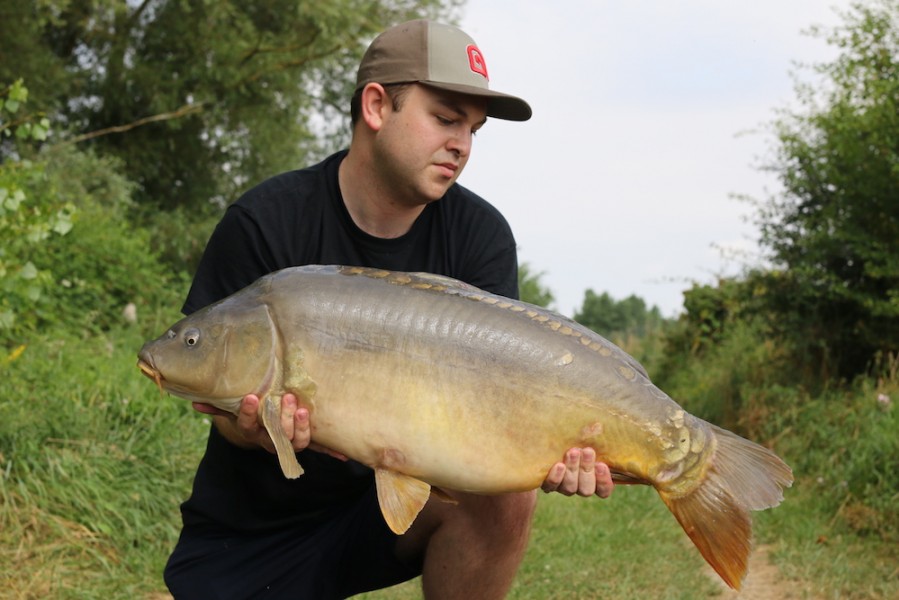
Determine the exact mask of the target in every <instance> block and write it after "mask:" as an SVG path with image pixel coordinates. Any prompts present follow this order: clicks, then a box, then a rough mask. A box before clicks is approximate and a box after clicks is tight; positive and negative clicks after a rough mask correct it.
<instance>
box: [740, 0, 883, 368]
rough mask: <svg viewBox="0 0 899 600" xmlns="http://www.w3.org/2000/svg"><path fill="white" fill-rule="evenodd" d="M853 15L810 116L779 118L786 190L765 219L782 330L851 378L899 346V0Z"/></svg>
mask: <svg viewBox="0 0 899 600" xmlns="http://www.w3.org/2000/svg"><path fill="white" fill-rule="evenodd" d="M842 16H843V18H844V20H845V23H844V25H842V26H841V27H837V28H836V29H834V30H833V31H832V32H830V33H829V34H827V36H826V37H827V41H828V42H829V43H830V44H833V45H835V46H837V47H838V48H839V49H840V51H841V54H840V55H839V57H838V58H837V59H836V60H835V61H833V62H831V63H827V64H822V65H818V66H817V69H816V70H817V72H818V73H819V74H820V75H821V76H823V82H824V83H823V85H811V84H804V85H803V84H797V92H798V97H799V101H800V104H801V105H802V107H803V109H804V111H802V112H799V111H797V112H784V113H783V114H782V116H781V117H780V118H779V119H778V120H777V121H776V122H775V123H774V131H775V135H776V138H777V141H778V143H779V148H778V149H777V152H776V155H775V158H774V161H773V164H771V165H770V167H769V168H770V169H771V170H773V171H774V172H776V173H777V174H778V176H779V179H780V181H781V182H782V184H783V192H782V193H780V194H779V195H778V196H776V197H773V198H770V199H769V200H768V202H767V203H766V204H765V205H764V206H763V207H762V209H761V210H760V211H759V214H758V219H757V220H758V224H759V226H760V229H761V234H762V236H761V242H762V244H763V246H764V247H766V248H767V249H768V250H769V252H770V258H771V261H772V263H773V265H774V267H775V268H774V270H773V271H771V272H770V273H768V274H767V276H766V277H765V287H766V290H765V298H766V309H767V310H769V311H771V313H772V315H773V319H772V320H773V322H774V323H775V326H776V328H777V329H779V330H780V332H781V334H782V335H783V336H784V337H785V339H788V340H790V341H791V343H792V344H793V345H794V346H795V347H796V348H797V349H798V350H799V354H800V355H803V356H805V357H806V359H807V360H809V361H811V362H814V363H817V364H819V365H821V368H822V369H823V373H824V374H825V375H828V374H831V373H833V374H836V375H839V376H843V377H851V376H853V375H856V374H858V373H860V372H862V371H863V370H864V368H865V367H866V365H867V364H868V363H869V361H871V359H872V358H873V356H874V355H875V353H877V352H878V351H880V352H886V351H889V350H892V351H896V350H897V349H899V3H897V2H896V1H895V0H877V1H874V2H869V3H867V4H864V3H857V4H854V5H853V6H852V9H851V11H849V12H848V13H846V14H844V15H842ZM815 33H816V34H817V35H819V36H820V35H822V31H820V30H815Z"/></svg>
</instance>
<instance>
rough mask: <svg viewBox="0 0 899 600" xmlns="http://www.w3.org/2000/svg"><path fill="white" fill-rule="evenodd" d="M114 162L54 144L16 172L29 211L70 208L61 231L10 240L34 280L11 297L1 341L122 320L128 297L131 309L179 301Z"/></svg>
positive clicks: (177, 281)
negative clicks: (23, 172)
mask: <svg viewBox="0 0 899 600" xmlns="http://www.w3.org/2000/svg"><path fill="white" fill-rule="evenodd" d="M118 169H119V165H118V164H117V163H116V162H115V161H114V160H110V159H106V158H100V157H97V156H94V155H93V154H91V153H85V152H80V151H78V150H75V149H73V148H71V147H56V148H54V149H52V150H49V151H46V152H43V153H41V154H40V155H39V156H38V157H37V160H36V161H35V162H34V163H33V164H32V166H31V167H30V168H29V169H28V171H27V177H20V178H19V181H20V182H22V184H23V188H25V189H26V194H27V198H28V199H29V201H30V210H31V211H33V212H34V213H35V214H44V213H46V211H47V210H48V208H47V207H51V209H52V207H56V206H63V207H67V211H68V212H67V214H69V215H71V216H70V220H69V221H68V227H69V230H67V231H66V232H65V233H66V235H49V234H48V235H46V236H44V237H43V238H42V239H40V240H39V243H34V244H31V245H27V246H26V245H24V244H19V245H14V246H12V252H13V253H14V256H15V253H19V254H21V253H26V252H27V256H28V257H29V259H28V260H29V263H30V264H32V265H33V266H34V271H35V273H37V275H36V277H35V279H38V278H39V279H38V281H39V282H40V287H39V289H33V288H32V289H31V290H29V291H27V292H26V293H24V294H19V295H17V296H16V297H15V298H14V299H16V300H17V301H18V303H17V304H14V305H13V306H12V308H13V309H14V310H15V311H16V312H17V314H18V316H19V318H18V319H17V320H15V322H8V323H6V325H7V326H6V327H5V328H2V329H0V336H2V337H0V339H2V341H3V342H5V344H6V345H7V346H10V345H12V344H18V343H19V342H20V341H21V340H22V339H23V337H27V336H29V335H31V334H33V333H34V331H35V330H37V329H39V328H45V327H48V326H58V327H60V328H64V329H67V330H70V331H86V330H90V331H95V332H96V331H104V330H108V329H109V328H110V327H112V326H113V325H115V324H117V323H120V322H121V321H122V319H123V316H122V315H123V309H125V307H126V305H128V304H129V303H131V304H134V308H135V309H136V310H137V312H138V313H140V312H144V311H146V309H148V308H150V307H155V306H160V305H171V306H180V305H179V304H178V303H179V302H180V300H181V297H182V296H183V292H184V289H185V288H186V281H185V277H184V276H182V274H181V273H179V272H176V271H170V270H166V269H165V268H164V267H163V266H162V265H161V264H160V262H159V260H158V259H157V257H156V254H155V252H154V251H153V249H152V248H151V243H150V236H149V234H148V233H147V232H146V231H145V230H142V229H139V228H136V227H134V226H132V225H131V224H130V222H129V221H128V218H127V217H128V210H129V208H130V204H131V200H130V193H131V191H132V189H133V185H132V184H131V183H130V182H128V181H127V180H126V179H124V178H123V177H122V176H121V175H119V172H118ZM19 260H22V258H21V256H20V257H19Z"/></svg>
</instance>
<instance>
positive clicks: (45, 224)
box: [0, 80, 75, 339]
mask: <svg viewBox="0 0 899 600" xmlns="http://www.w3.org/2000/svg"><path fill="white" fill-rule="evenodd" d="M27 100H28V89H27V88H26V87H25V86H24V85H23V83H22V81H21V80H18V81H16V82H14V83H13V84H12V85H10V86H9V87H7V88H6V89H5V90H3V92H2V93H0V137H3V138H11V139H10V144H11V147H13V148H15V149H16V150H17V153H16V155H15V156H11V157H10V158H9V159H7V160H6V161H4V162H2V163H0V291H2V295H0V339H2V338H3V337H4V335H5V334H6V333H7V332H9V331H10V330H13V329H14V328H20V327H28V326H33V325H34V318H33V313H32V312H31V310H30V309H31V307H32V305H33V304H34V303H36V302H38V301H39V300H40V299H41V297H42V296H44V295H45V293H46V292H47V290H48V289H49V288H50V287H51V286H52V285H54V283H55V281H56V279H55V278H54V275H53V273H52V272H51V270H50V269H48V268H47V267H46V266H45V265H41V264H40V261H37V262H35V260H34V254H35V252H37V251H38V250H39V248H40V247H41V246H42V245H43V244H45V243H47V242H48V241H49V240H51V239H52V240H55V239H56V238H58V237H60V236H65V235H66V234H67V233H69V231H70V230H71V228H72V218H73V215H74V213H75V207H74V205H73V204H72V203H71V202H68V201H67V200H66V199H65V198H60V197H58V196H47V195H44V196H42V195H36V194H34V193H33V189H32V188H33V184H34V182H35V181H37V180H40V179H41V178H42V177H43V175H44V166H45V165H44V164H43V163H41V162H38V163H35V162H32V161H29V160H23V159H21V158H19V156H18V155H20V154H31V153H33V152H34V150H35V148H34V145H35V144H39V143H40V142H42V141H43V140H45V139H46V137H47V131H48V129H49V122H48V121H47V119H46V118H45V117H44V118H41V117H39V116H35V115H28V114H25V112H24V105H25V104H26V102H27Z"/></svg>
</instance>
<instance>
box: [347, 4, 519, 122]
mask: <svg viewBox="0 0 899 600" xmlns="http://www.w3.org/2000/svg"><path fill="white" fill-rule="evenodd" d="M369 83H380V84H382V85H386V84H390V83H421V84H424V85H427V86H429V87H433V88H437V89H441V90H449V91H451V92H459V93H462V94H468V95H471V96H480V97H483V98H487V116H488V117H495V118H497V119H505V120H508V121H527V120H528V119H530V118H531V107H530V106H529V105H528V103H527V102H525V101H524V100H522V99H521V98H518V97H516V96H510V95H509V94H503V93H500V92H495V91H493V90H491V89H490V87H489V85H488V76H487V63H486V62H485V61H484V55H483V53H481V51H480V49H479V48H478V46H477V44H475V42H474V40H473V39H471V37H469V36H468V34H466V33H465V32H464V31H462V30H461V29H459V28H458V27H453V26H451V25H443V24H440V23H434V22H432V21H428V20H425V19H418V20H415V21H407V22H406V23H400V24H399V25H395V26H394V27H391V28H390V29H387V30H386V31H384V32H383V33H382V34H381V35H379V36H378V37H376V38H375V39H374V41H373V42H372V43H371V45H370V46H369V47H368V50H366V51H365V55H364V56H363V57H362V62H361V63H360V64H359V72H358V73H357V75H356V91H358V90H360V89H362V88H363V87H365V86H366V85H367V84H369Z"/></svg>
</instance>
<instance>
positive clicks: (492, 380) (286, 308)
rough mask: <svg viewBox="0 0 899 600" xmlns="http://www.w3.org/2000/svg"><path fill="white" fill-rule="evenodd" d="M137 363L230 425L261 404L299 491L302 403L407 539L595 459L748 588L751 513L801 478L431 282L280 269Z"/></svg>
mask: <svg viewBox="0 0 899 600" xmlns="http://www.w3.org/2000/svg"><path fill="white" fill-rule="evenodd" d="M138 365H139V367H140V369H141V371H142V372H143V373H144V374H145V375H147V376H148V377H150V378H151V379H153V380H154V381H156V383H157V385H159V386H160V387H161V388H163V389H165V390H166V391H167V392H169V393H171V394H174V395H177V396H181V397H183V398H187V399H189V400H191V401H194V402H201V403H206V404H211V405H213V406H216V407H218V408H220V409H223V410H227V411H230V412H233V413H236V412H237V410H238V408H239V406H240V402H241V399H242V398H243V397H244V396H245V395H247V394H250V393H253V394H256V395H258V396H259V398H260V400H261V401H260V408H259V411H260V420H261V421H262V423H263V425H264V426H265V428H266V430H267V431H268V433H269V435H270V436H271V438H272V441H273V442H274V445H275V449H276V451H277V454H278V459H279V464H280V466H281V469H282V471H283V472H284V475H285V476H287V477H290V478H296V477H299V476H300V475H301V474H302V467H300V465H299V462H298V461H297V457H296V454H295V453H294V451H293V449H292V447H291V444H290V441H289V440H288V439H287V437H286V435H285V434H284V432H283V431H282V429H281V426H280V421H279V412H280V399H281V396H283V395H284V394H285V393H288V392H291V393H294V394H295V395H296V396H297V398H298V402H299V404H300V405H302V406H306V407H307V408H308V409H309V411H310V422H311V426H312V439H313V441H315V442H316V443H318V444H320V445H322V446H324V447H327V448H330V449H331V450H334V451H337V452H340V453H341V454H344V455H345V456H347V457H350V458H352V459H354V460H357V461H359V462H361V463H364V464H366V465H368V466H370V467H371V468H372V469H374V471H375V480H376V484H377V488H378V499H379V502H380V506H381V511H382V513H383V514H384V518H385V520H386V521H387V523H388V525H389V526H390V527H391V529H392V530H393V531H395V532H397V533H403V532H404V531H406V530H407V529H408V527H409V526H410V525H411V524H412V522H413V521H414V519H415V517H416V516H417V514H418V512H419V511H420V510H421V508H422V507H423V506H424V504H425V502H427V500H428V497H429V495H430V491H431V486H435V487H437V488H442V489H450V490H458V491H463V492H471V493H478V494H502V493H508V492H515V491H525V490H533V489H535V488H537V487H539V486H540V485H541V483H542V482H543V480H544V479H545V477H546V475H547V473H548V472H549V470H550V468H551V467H552V465H553V464H555V463H556V462H558V461H559V460H560V458H561V457H562V456H563V454H564V453H565V451H566V450H568V449H569V448H572V447H591V448H593V449H595V451H596V456H597V460H598V461H602V462H604V463H606V464H607V465H608V466H609V468H610V469H611V471H612V474H613V479H615V480H616V481H618V482H624V483H640V484H646V485H651V486H653V487H654V488H655V489H656V491H657V492H658V494H659V496H660V497H661V498H662V500H663V501H664V502H665V504H666V505H667V506H668V508H669V509H670V510H671V512H672V513H673V514H674V516H675V518H676V519H677V520H678V522H679V523H680V524H681V526H682V527H683V528H684V530H685V531H686V533H687V535H689V536H690V538H691V539H692V540H693V542H694V544H695V545H696V547H697V548H698V549H699V551H700V552H701V553H702V555H703V557H705V559H706V560H707V561H708V562H709V564H710V565H711V566H712V567H713V568H714V569H715V571H717V572H718V574H719V575H720V576H721V577H722V579H723V580H724V581H725V582H726V583H727V584H728V585H730V586H731V587H734V588H737V589H739V586H740V584H741V582H742V579H743V577H744V576H745V573H746V567H747V562H748V558H749V553H750V551H751V537H752V523H751V516H750V511H753V510H762V509H766V508H770V507H773V506H776V505H777V504H779V503H780V502H781V500H782V499H783V488H785V487H789V486H790V485H791V484H792V481H793V476H792V471H791V470H790V468H789V467H788V466H787V465H786V464H785V463H784V462H783V461H782V460H781V459H780V458H778V457H777V456H776V455H775V454H774V453H773V452H771V451H770V450H768V449H766V448H764V447H762V446H760V445H758V444H755V443H753V442H751V441H748V440H746V439H743V438H742V437H740V436H738V435H736V434H734V433H731V432H729V431H726V430H724V429H721V428H718V427H716V426H714V425H712V424H710V423H707V422H705V421H703V420H701V419H699V418H697V417H694V416H693V415H691V414H689V413H688V412H686V411H685V410H684V409H683V408H681V407H680V406H679V405H678V404H677V403H676V402H674V401H673V400H672V399H671V398H669V397H668V396H667V395H666V394H665V393H664V392H663V391H661V390H660V389H658V388H657V387H656V386H655V385H653V384H652V382H651V381H650V380H649V377H648V376H647V374H646V372H645V370H644V369H643V367H642V366H641V365H640V364H639V363H638V362H637V361H636V360H634V359H633V358H631V357H630V356H629V355H628V354H626V353H625V352H624V351H623V350H621V349H619V348H618V347H617V346H615V345H614V344H612V343H611V342H609V341H607V340H606V339H604V338H603V337H601V336H599V335H597V334H596V333H594V332H593V331H590V330H589V329H587V328H585V327H582V326H580V325H578V324H577V323H575V322H574V321H571V320H569V319H567V318H565V317H562V316H560V315H558V314H556V313H554V312H551V311H548V310H545V309H542V308H539V307H537V306H533V305H530V304H527V303H524V302H518V301H515V300H510V299H508V298H503V297H501V296H496V295H493V294H490V293H487V292H484V291H482V290H479V289H477V288H475V287H472V286H469V285H467V284H464V283H462V282H459V281H456V280H454V279H451V278H447V277H442V276H437V275H430V274H424V273H401V272H391V271H382V270H377V269H368V268H360V267H339V266H307V267H295V268H290V269H284V270H281V271H277V272H275V273H271V274H269V275H267V276H265V277H262V278H260V279H259V280H258V281H257V282H255V283H254V284H252V285H250V286H248V287H246V288H244V289H243V290H241V291H239V292H237V293H235V294H233V295H231V296H229V297H228V298H225V299H224V300H222V301H220V302H217V303H215V304H212V305H210V306H208V307H206V308H204V309H202V310H200V311H197V312H196V313H194V314H192V315H190V316H188V317H185V318H184V319H182V320H181V321H179V322H178V323H176V324H175V325H173V326H172V327H171V328H170V329H169V330H168V331H167V332H166V333H165V334H163V335H162V336H161V337H160V338H158V339H156V340H153V341H150V342H147V343H146V344H145V345H144V347H143V348H142V349H141V351H140V353H139V360H138Z"/></svg>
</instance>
